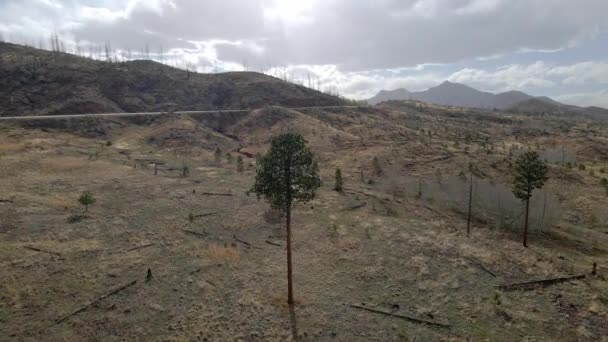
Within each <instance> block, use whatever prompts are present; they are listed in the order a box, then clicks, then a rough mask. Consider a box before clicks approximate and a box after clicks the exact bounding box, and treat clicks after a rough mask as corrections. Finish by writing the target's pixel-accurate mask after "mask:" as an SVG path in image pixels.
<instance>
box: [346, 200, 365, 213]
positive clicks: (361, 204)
mask: <svg viewBox="0 0 608 342" xmlns="http://www.w3.org/2000/svg"><path fill="white" fill-rule="evenodd" d="M366 205H367V203H366V202H363V203H360V204H357V205H353V206H352V207H348V208H346V209H345V210H348V211H352V210H357V209H359V208H363V207H365V206H366Z"/></svg>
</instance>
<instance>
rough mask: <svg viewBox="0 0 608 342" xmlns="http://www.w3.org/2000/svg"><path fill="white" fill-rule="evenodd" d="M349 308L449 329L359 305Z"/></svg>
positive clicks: (447, 326) (445, 325)
mask: <svg viewBox="0 0 608 342" xmlns="http://www.w3.org/2000/svg"><path fill="white" fill-rule="evenodd" d="M350 307H351V308H355V309H360V310H365V311H369V312H373V313H377V314H381V315H385V316H391V317H397V318H401V319H404V320H406V321H409V322H413V323H418V324H426V325H432V326H437V327H442V328H449V327H450V325H449V324H444V323H438V322H432V321H427V320H423V319H419V318H415V317H410V316H404V315H399V314H396V313H392V312H386V311H381V310H376V309H372V308H367V307H365V306H361V305H355V304H351V305H350Z"/></svg>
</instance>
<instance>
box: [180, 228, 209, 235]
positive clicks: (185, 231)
mask: <svg viewBox="0 0 608 342" xmlns="http://www.w3.org/2000/svg"><path fill="white" fill-rule="evenodd" d="M183 231H184V233H188V234H192V235H196V236H199V237H207V236H209V233H206V232H203V233H199V232H195V231H193V230H186V229H184V230H183Z"/></svg>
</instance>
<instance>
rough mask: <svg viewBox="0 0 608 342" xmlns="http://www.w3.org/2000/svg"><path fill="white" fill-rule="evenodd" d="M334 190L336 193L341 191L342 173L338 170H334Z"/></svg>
mask: <svg viewBox="0 0 608 342" xmlns="http://www.w3.org/2000/svg"><path fill="white" fill-rule="evenodd" d="M334 190H335V191H337V192H342V190H343V180H342V171H340V168H336V174H335V184H334Z"/></svg>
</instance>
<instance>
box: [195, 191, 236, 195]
mask: <svg viewBox="0 0 608 342" xmlns="http://www.w3.org/2000/svg"><path fill="white" fill-rule="evenodd" d="M200 194H201V195H203V196H234V194H229V193H221V192H200Z"/></svg>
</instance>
